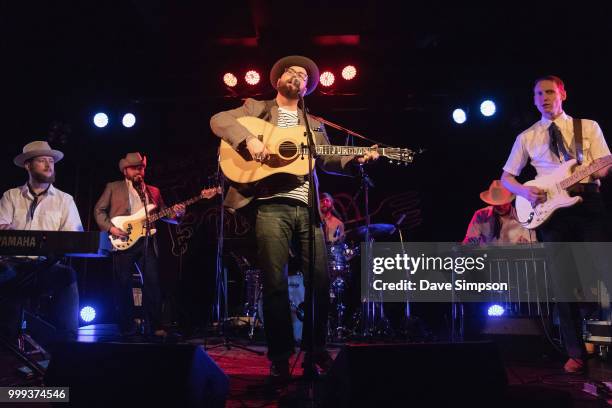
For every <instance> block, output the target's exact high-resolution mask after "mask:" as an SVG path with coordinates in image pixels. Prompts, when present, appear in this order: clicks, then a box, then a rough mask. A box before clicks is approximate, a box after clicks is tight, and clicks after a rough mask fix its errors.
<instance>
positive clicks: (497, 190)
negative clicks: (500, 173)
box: [480, 180, 514, 205]
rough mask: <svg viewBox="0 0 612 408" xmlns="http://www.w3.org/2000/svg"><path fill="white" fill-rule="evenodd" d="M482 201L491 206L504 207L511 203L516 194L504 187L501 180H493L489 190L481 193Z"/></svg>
mask: <svg viewBox="0 0 612 408" xmlns="http://www.w3.org/2000/svg"><path fill="white" fill-rule="evenodd" d="M480 199H481V200H482V201H484V202H485V203H487V204H490V205H503V204H508V203H511V202H512V200H514V194H512V193H511V192H510V191H508V189H506V187H504V186H503V185H502V183H501V180H493V182H492V183H491V185H490V186H489V189H488V190H487V191H483V192H482V193H480Z"/></svg>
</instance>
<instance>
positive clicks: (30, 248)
mask: <svg viewBox="0 0 612 408" xmlns="http://www.w3.org/2000/svg"><path fill="white" fill-rule="evenodd" d="M107 235H108V234H107V233H105V232H100V231H88V232H74V231H18V230H0V256H18V255H28V256H51V255H54V256H71V257H87V258H96V257H104V256H108V253H109V251H110V245H109V243H108V242H109V241H108V238H107ZM100 245H102V246H103V247H101V246H100ZM104 245H106V246H105V247H104Z"/></svg>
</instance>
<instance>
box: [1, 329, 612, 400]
mask: <svg viewBox="0 0 612 408" xmlns="http://www.w3.org/2000/svg"><path fill="white" fill-rule="evenodd" d="M117 340H118V338H117V337H116V329H115V328H114V327H113V326H112V325H98V326H87V327H84V328H82V329H81V333H80V337H79V341H85V342H91V341H117ZM188 342H190V343H192V344H197V345H199V346H201V347H204V348H205V350H206V351H207V353H208V354H209V355H210V357H211V358H212V359H213V360H214V361H215V362H216V363H217V365H218V366H219V367H220V368H221V369H222V370H223V372H224V373H225V374H226V375H227V376H228V377H229V379H230V391H229V395H228V398H227V404H226V406H227V407H242V408H244V407H253V408H254V407H258V408H263V407H277V406H301V403H300V401H299V397H296V396H299V395H300V393H301V390H302V389H303V386H302V382H301V381H300V380H299V378H300V376H301V374H302V368H301V362H302V355H301V354H300V355H295V356H294V357H292V359H291V364H292V365H293V366H294V371H293V376H294V378H295V381H294V382H293V383H292V384H291V385H290V386H289V387H288V388H287V389H285V390H284V391H281V392H279V393H271V392H269V391H267V389H266V387H264V382H265V379H266V376H267V375H268V371H269V362H268V360H267V359H266V357H265V356H263V355H257V354H255V353H251V352H249V351H245V350H241V349H238V348H235V347H229V348H228V347H226V346H225V345H223V342H222V339H219V338H192V339H189V340H188ZM219 344H221V346H220V347H215V346H216V345H219ZM239 344H241V345H244V346H248V347H249V348H252V349H253V350H256V351H259V352H260V353H264V352H265V351H266V348H265V346H263V345H261V344H259V345H258V344H248V343H247V342H245V341H239ZM339 350H340V349H339V346H337V345H336V346H334V347H332V348H331V349H330V351H331V354H332V357H334V358H335V356H336V355H337V353H338V352H339ZM589 364H590V374H589V375H590V378H591V379H593V378H595V379H598V380H602V381H604V380H605V381H612V365H611V364H610V362H607V363H603V362H602V361H600V360H598V359H593V360H591V361H590V362H589ZM21 366H23V363H22V362H21V361H20V360H19V359H18V358H17V357H16V356H15V355H14V354H12V353H11V352H10V351H8V350H7V349H6V348H5V347H2V349H1V350H0V386H19V385H38V384H37V381H36V380H35V379H32V380H27V379H26V378H25V377H24V376H23V375H21V374H20V373H19V372H18V370H17V369H18V368H19V367H21ZM505 367H506V373H507V378H508V382H509V384H510V385H511V387H509V388H510V389H511V390H515V391H517V390H518V392H520V393H521V394H524V393H529V392H531V391H533V390H536V389H537V390H541V389H543V388H546V389H554V390H562V391H567V392H569V393H570V394H571V396H572V399H573V402H574V406H575V407H585V408H586V407H589V408H590V407H593V408H594V407H599V406H601V405H599V404H600V402H599V401H597V399H596V398H595V397H593V396H591V395H589V394H587V393H586V392H583V391H582V388H583V386H584V383H585V382H586V381H587V380H588V378H587V377H586V376H582V375H570V374H565V373H564V372H563V369H562V364H561V363H560V362H550V361H549V362H544V361H534V362H529V363H526V362H516V361H506V362H505ZM441 369H442V368H441ZM538 387H539V388H538ZM538 392H539V391H536V393H538ZM296 398H298V399H296ZM45 405H46V404H40V403H38V404H32V405H31V406H36V407H43V406H45ZM19 406H20V407H25V406H28V405H23V404H20V405H19Z"/></svg>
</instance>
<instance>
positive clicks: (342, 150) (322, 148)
mask: <svg viewBox="0 0 612 408" xmlns="http://www.w3.org/2000/svg"><path fill="white" fill-rule="evenodd" d="M315 150H316V153H317V155H319V156H363V155H364V154H365V153H368V152H372V151H378V153H380V154H381V155H382V156H385V148H380V147H379V148H374V147H359V146H332V145H317V146H316V147H315Z"/></svg>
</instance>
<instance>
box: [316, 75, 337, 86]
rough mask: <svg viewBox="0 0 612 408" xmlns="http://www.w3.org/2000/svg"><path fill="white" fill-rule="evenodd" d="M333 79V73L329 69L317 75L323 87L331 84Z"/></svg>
mask: <svg viewBox="0 0 612 408" xmlns="http://www.w3.org/2000/svg"><path fill="white" fill-rule="evenodd" d="M335 80H336V78H335V77H334V74H332V73H331V72H329V71H324V72H323V73H322V74H321V76H320V77H319V82H320V83H321V85H323V86H325V87H327V86H332V85H333V84H334V81H335Z"/></svg>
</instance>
